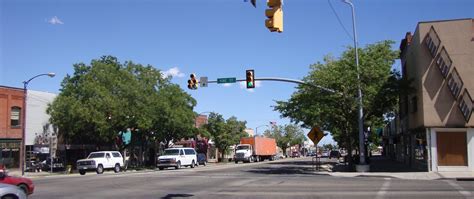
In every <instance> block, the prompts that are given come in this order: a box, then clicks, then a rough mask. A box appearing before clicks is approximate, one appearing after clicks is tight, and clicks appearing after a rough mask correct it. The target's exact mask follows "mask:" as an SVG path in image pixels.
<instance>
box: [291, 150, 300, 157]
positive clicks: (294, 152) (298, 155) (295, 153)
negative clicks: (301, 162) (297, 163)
mask: <svg viewBox="0 0 474 199" xmlns="http://www.w3.org/2000/svg"><path fill="white" fill-rule="evenodd" d="M291 157H292V158H299V157H300V153H299V152H298V151H293V152H292V153H291Z"/></svg>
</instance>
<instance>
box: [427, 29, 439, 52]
mask: <svg viewBox="0 0 474 199" xmlns="http://www.w3.org/2000/svg"><path fill="white" fill-rule="evenodd" d="M425 41H426V46H427V47H428V50H429V51H430V54H431V56H433V57H434V56H435V55H436V52H437V51H438V47H439V44H440V40H439V37H438V34H436V31H435V30H434V28H433V26H431V29H430V32H428V34H427V35H426V39H425Z"/></svg>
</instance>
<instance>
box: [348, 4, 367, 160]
mask: <svg viewBox="0 0 474 199" xmlns="http://www.w3.org/2000/svg"><path fill="white" fill-rule="evenodd" d="M343 1H344V3H346V4H349V5H350V6H351V8H352V31H353V34H354V49H355V62H356V67H357V87H358V89H357V96H358V101H359V157H360V159H359V163H360V164H361V165H365V164H366V162H365V144H364V140H365V139H364V110H363V104H362V90H361V85H360V84H361V81H360V69H359V54H358V50H357V33H356V21H355V9H354V4H353V3H352V1H350V0H343Z"/></svg>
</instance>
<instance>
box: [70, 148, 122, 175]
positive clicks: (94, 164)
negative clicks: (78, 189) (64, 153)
mask: <svg viewBox="0 0 474 199" xmlns="http://www.w3.org/2000/svg"><path fill="white" fill-rule="evenodd" d="M122 167H123V157H122V155H121V154H120V152H118V151H97V152H92V153H90V154H89V156H87V158H86V159H81V160H78V161H77V169H78V170H79V173H80V174H81V175H84V174H86V171H96V173H97V174H102V173H104V170H107V169H113V170H114V172H115V173H118V172H120V170H121V168H122Z"/></svg>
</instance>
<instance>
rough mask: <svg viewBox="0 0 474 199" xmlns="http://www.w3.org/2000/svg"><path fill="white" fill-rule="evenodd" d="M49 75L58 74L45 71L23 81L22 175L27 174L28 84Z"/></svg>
mask: <svg viewBox="0 0 474 199" xmlns="http://www.w3.org/2000/svg"><path fill="white" fill-rule="evenodd" d="M45 75H47V76H49V77H54V76H55V75H56V74H54V73H44V74H39V75H36V76H34V77H32V78H30V79H29V80H27V81H24V82H23V111H22V122H23V125H21V131H22V137H21V151H20V156H21V157H20V167H21V176H24V175H25V161H26V155H25V153H26V143H25V142H26V139H25V138H26V100H27V94H28V90H27V88H28V84H29V83H30V81H31V80H33V79H35V78H37V77H40V76H45Z"/></svg>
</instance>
